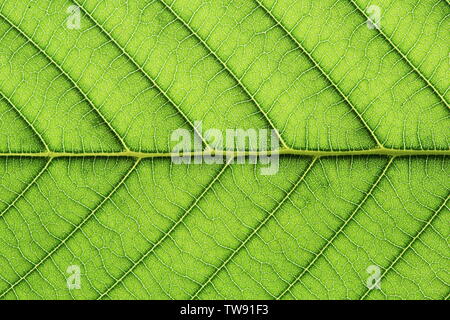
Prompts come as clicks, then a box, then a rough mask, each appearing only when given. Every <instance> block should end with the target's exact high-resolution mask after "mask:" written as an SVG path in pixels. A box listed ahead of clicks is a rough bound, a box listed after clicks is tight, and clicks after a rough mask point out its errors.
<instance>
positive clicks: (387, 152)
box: [0, 148, 450, 159]
mask: <svg viewBox="0 0 450 320" xmlns="http://www.w3.org/2000/svg"><path fill="white" fill-rule="evenodd" d="M277 154H278V155H293V156H310V157H327V156H364V155H367V156H369V155H372V156H373V155H380V156H391V157H398V156H446V155H448V156H450V150H400V149H389V148H373V149H366V150H345V151H333V150H329V151H327V150H324V151H321V150H297V149H287V148H283V149H279V150H276V151H221V150H214V151H192V152H187V153H186V152H185V153H175V152H139V151H120V152H80V153H78V152H54V151H45V152H36V153H32V152H30V153H26V152H20V153H14V152H11V153H0V157H27V158H86V157H103V158H107V157H111V158H137V159H146V158H172V157H182V156H186V157H188V156H190V157H202V156H203V157H205V156H219V157H220V156H223V157H245V156H273V155H277Z"/></svg>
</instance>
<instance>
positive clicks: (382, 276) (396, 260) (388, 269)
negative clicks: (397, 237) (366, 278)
mask: <svg viewBox="0 0 450 320" xmlns="http://www.w3.org/2000/svg"><path fill="white" fill-rule="evenodd" d="M448 199H449V196H447V198H446V199H445V200H444V201H443V203H442V204H441V205H440V206H439V208H438V209H437V210H436V211H435V212H434V213H433V214H432V216H431V217H430V218H429V219H428V221H427V222H426V223H425V224H424V225H423V227H422V228H421V229H420V230H419V232H417V234H416V235H415V236H414V237H412V238H411V240H410V241H409V242H408V244H407V245H406V246H405V248H403V250H402V251H401V252H400V254H399V255H398V256H397V257H396V258H395V259H394V261H392V263H391V264H390V265H389V266H388V267H387V268H386V270H385V271H384V272H383V273H382V274H381V276H380V277H379V278H378V280H377V281H376V283H375V284H374V286H375V285H376V284H378V283H379V282H380V281H381V280H382V279H383V278H384V277H385V276H386V275H387V274H388V273H389V271H390V270H392V269H393V268H394V266H395V265H396V264H397V263H398V262H399V261H400V259H402V258H403V256H404V255H405V253H406V252H407V251H408V249H410V248H411V247H412V246H413V245H414V243H415V242H416V241H417V240H418V239H419V238H420V236H421V235H422V234H423V233H424V232H425V230H427V229H428V227H429V226H430V225H431V223H432V222H433V221H434V219H435V218H436V217H437V216H438V215H439V213H440V212H441V210H442V209H443V208H444V207H446V205H447V201H448ZM370 292H371V289H367V290H366V291H365V292H364V294H363V295H362V296H361V298H360V300H363V299H365V298H366V297H367V295H368V294H369V293H370Z"/></svg>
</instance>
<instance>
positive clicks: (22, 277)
mask: <svg viewBox="0 0 450 320" xmlns="http://www.w3.org/2000/svg"><path fill="white" fill-rule="evenodd" d="M140 162H141V160H140V159H138V160H137V161H135V163H134V164H133V166H131V168H130V169H129V170H128V171H127V172H126V174H125V175H124V176H123V178H122V179H121V180H120V181H119V183H117V185H116V186H115V187H114V188H113V189H112V190H111V191H110V192H109V193H108V195H106V196H105V197H104V198H103V200H102V201H101V202H100V203H99V204H98V205H97V206H96V207H95V209H93V210H92V211H91V212H90V213H89V214H88V215H87V216H86V217H85V218H84V219H83V221H81V222H80V223H79V224H78V225H76V226H75V228H73V229H72V231H71V232H70V233H69V234H68V235H67V236H66V237H65V238H64V239H63V240H62V241H61V242H59V244H58V245H57V246H56V247H54V248H53V249H52V250H50V251H49V252H48V253H47V255H46V256H45V257H44V258H42V259H41V260H40V261H39V262H38V263H36V264H35V265H34V266H33V267H32V268H31V269H29V270H28V271H27V272H26V273H25V274H24V275H23V276H21V277H20V278H19V279H18V280H17V281H16V282H14V283H13V284H12V285H10V286H9V287H8V288H7V289H6V290H5V291H3V292H2V293H1V294H0V299H2V298H3V297H4V296H5V295H6V294H8V293H9V292H10V291H11V290H13V289H14V288H15V287H16V286H17V285H18V284H20V283H21V282H22V281H23V280H25V279H26V278H27V277H28V276H29V275H30V274H32V273H33V272H34V271H36V270H37V269H38V268H39V267H40V266H41V265H42V264H43V263H44V262H45V261H47V260H48V259H49V258H50V257H51V256H52V255H53V254H54V253H55V252H56V251H58V250H59V248H61V247H62V246H63V245H64V244H65V243H66V242H67V241H68V240H69V239H71V238H72V237H73V236H74V235H75V234H76V233H77V231H78V230H80V229H81V228H82V227H83V226H84V225H85V224H86V223H87V222H88V221H89V220H90V219H91V218H92V217H93V216H94V215H95V213H96V212H97V211H98V210H99V209H100V208H101V207H102V206H103V205H104V204H105V203H106V202H107V201H108V200H110V199H111V197H112V196H113V195H114V194H115V193H116V191H117V190H118V189H119V188H120V187H121V186H122V185H123V184H124V183H125V181H126V180H127V179H128V177H129V176H130V175H131V173H132V172H133V171H134V170H135V169H136V167H137V166H138V164H139V163H140Z"/></svg>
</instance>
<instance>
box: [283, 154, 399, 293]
mask: <svg viewBox="0 0 450 320" xmlns="http://www.w3.org/2000/svg"><path fill="white" fill-rule="evenodd" d="M394 159H395V157H391V158H390V159H389V161H388V163H387V164H386V166H385V167H384V169H383V171H382V172H381V174H380V175H379V177H378V178H377V180H376V181H375V182H374V183H373V184H372V186H371V187H370V189H369V191H368V192H367V193H366V195H365V196H364V198H363V199H362V200H361V201H360V202H359V204H358V205H357V207H356V208H355V210H353V212H352V213H351V214H350V216H349V217H348V218H347V219H346V220H345V221H344V222H343V223H342V225H341V226H340V227H339V229H338V230H337V231H336V232H335V233H334V235H333V236H332V237H331V238H330V240H328V241H327V242H326V244H325V245H324V246H323V247H322V249H321V250H320V251H319V253H317V254H316V255H315V257H314V258H313V259H312V260H311V262H309V263H308V265H307V266H306V267H305V268H304V269H303V271H302V272H301V273H300V274H299V275H298V276H297V277H295V279H294V281H292V282H291V283H290V284H289V285H288V286H287V288H286V289H285V290H283V291H282V292H281V294H280V295H279V296H278V297H277V299H281V298H282V297H283V296H284V295H285V294H286V293H287V292H288V291H290V290H291V288H292V287H293V286H294V285H295V284H297V282H299V281H300V280H301V278H302V277H303V276H304V275H305V274H306V273H307V272H309V269H310V268H311V267H312V266H313V265H314V263H316V261H317V260H318V259H319V258H320V257H322V256H323V254H324V253H325V251H326V250H327V249H328V248H329V246H330V245H331V244H332V243H333V241H334V240H335V239H336V238H337V237H338V236H339V235H340V234H341V233H342V232H343V231H344V229H345V227H346V226H347V225H348V224H349V223H350V221H352V220H353V218H354V217H355V216H356V214H357V213H358V212H359V210H360V209H361V207H362V206H363V205H364V203H366V201H367V199H369V197H370V196H371V195H372V194H373V192H374V190H375V189H376V188H377V186H378V185H379V183H380V181H381V180H382V179H383V177H384V176H385V175H386V173H387V171H388V170H389V168H390V166H391V164H392V162H393V161H394Z"/></svg>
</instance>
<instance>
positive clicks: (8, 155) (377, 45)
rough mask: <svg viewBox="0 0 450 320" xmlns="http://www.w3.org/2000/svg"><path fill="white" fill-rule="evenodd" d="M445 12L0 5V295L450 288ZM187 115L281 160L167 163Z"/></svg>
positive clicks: (389, 0) (245, 0)
mask: <svg viewBox="0 0 450 320" xmlns="http://www.w3.org/2000/svg"><path fill="white" fill-rule="evenodd" d="M74 5H75V6H77V7H78V8H79V12H80V15H81V21H80V22H81V24H80V28H75V29H74V28H68V27H67V19H68V17H69V15H70V14H69V13H68V8H70V7H71V6H74ZM371 5H376V6H378V7H379V8H381V12H382V17H381V20H380V25H379V27H378V28H373V27H372V28H370V23H369V24H368V19H369V18H370V15H369V10H368V8H369V6H371ZM72 8H73V7H72ZM449 8H450V5H449V3H448V2H447V1H443V0H402V1H397V0H376V1H374V2H370V1H368V0H321V1H317V0H210V1H206V0H156V1H152V0H145V1H144V0H142V1H140V0H139V1H138V0H102V1H95V0H77V1H65V0H32V1H31V0H0V298H1V299H72V298H73V299H215V298H216V299H448V298H449V293H450V289H449V284H450V273H449V270H450V269H449V267H450V265H449V256H450V254H449V232H450V229H449V228H450V224H449V218H450V211H449V203H448V198H449V189H450V179H449V169H450V168H449V166H450V162H449V158H448V156H449V155H450V151H449V150H450V148H449V146H450V136H449V128H450V117H449V100H450V91H449V87H450V77H449V67H450V61H449V45H450V34H449V28H450V17H449V14H450V10H449ZM372 26H373V25H372ZM196 121H202V123H203V127H204V129H205V130H206V129H208V128H217V129H219V130H223V131H224V130H226V129H229V128H231V129H234V128H242V129H249V128H256V129H263V128H266V129H273V128H276V129H277V130H278V132H279V135H280V137H281V147H280V148H281V150H280V153H281V155H280V169H279V172H278V173H277V174H275V175H272V176H263V175H261V174H260V170H259V169H260V166H261V164H256V165H255V164H250V163H245V164H238V163H229V164H222V165H221V164H214V165H207V164H190V165H187V164H185V165H176V164H174V163H172V161H171V159H170V154H171V150H172V148H173V147H174V142H172V141H171V133H172V132H173V131H174V130H176V129H179V128H184V129H187V130H190V131H192V132H194V129H193V126H194V123H195V122H196ZM73 265H75V266H79V268H80V271H81V283H80V285H81V287H80V288H79V289H76V290H69V289H68V287H67V278H68V277H69V276H70V274H68V273H67V269H68V267H69V266H73ZM369 266H378V267H379V268H380V272H381V281H380V285H381V289H374V290H369V289H368V287H367V285H366V283H367V282H366V281H367V279H368V278H369V277H370V274H369V273H368V272H367V268H368V267H369Z"/></svg>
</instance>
